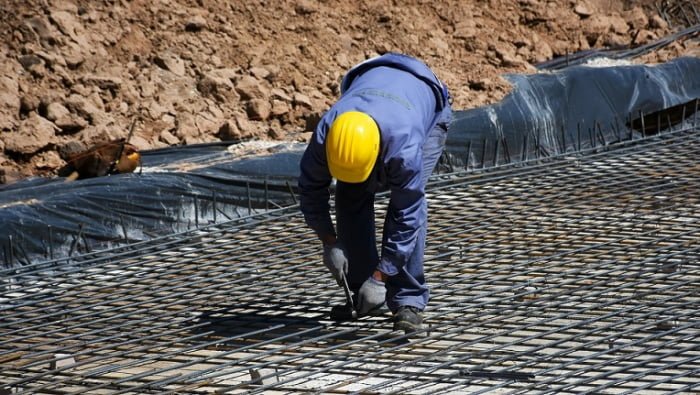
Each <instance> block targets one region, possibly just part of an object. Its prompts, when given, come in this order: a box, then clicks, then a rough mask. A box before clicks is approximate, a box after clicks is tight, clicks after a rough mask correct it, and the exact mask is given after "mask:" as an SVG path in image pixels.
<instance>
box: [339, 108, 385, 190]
mask: <svg viewBox="0 0 700 395" xmlns="http://www.w3.org/2000/svg"><path fill="white" fill-rule="evenodd" d="M379 141H380V138H379V127H377V123H376V122H374V119H372V117H370V116H369V115H367V114H365V113H364V112H359V111H348V112H344V113H342V114H340V115H339V116H338V117H337V118H336V119H335V121H333V123H332V124H331V128H330V129H329V130H328V134H327V136H326V159H327V161H328V170H330V172H331V175H332V176H333V177H335V178H336V179H337V180H339V181H343V182H348V183H359V182H364V181H365V180H366V179H367V177H369V175H370V173H371V172H372V169H373V168H374V163H375V162H376V161H377V156H378V155H379Z"/></svg>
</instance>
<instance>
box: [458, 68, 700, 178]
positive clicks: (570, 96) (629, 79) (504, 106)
mask: <svg viewBox="0 0 700 395" xmlns="http://www.w3.org/2000/svg"><path fill="white" fill-rule="evenodd" d="M506 77H507V78H508V80H509V81H510V82H511V83H512V84H513V85H514V89H513V91H512V92H511V93H510V94H509V95H508V96H506V97H505V98H504V99H503V100H502V101H501V102H499V103H497V104H494V105H492V106H487V107H482V108H477V109H473V110H468V111H462V112H459V113H457V114H456V116H455V119H454V121H453V123H452V125H451V129H450V132H449V134H448V137H447V144H448V147H449V150H448V152H449V154H450V155H449V159H448V163H449V164H450V165H451V166H453V167H454V168H465V167H467V166H468V167H469V168H470V169H474V168H483V167H491V166H494V165H498V164H504V163H513V162H519V161H523V160H528V159H533V158H537V157H544V156H551V155H557V154H562V153H566V152H574V151H580V150H583V149H590V148H595V147H600V146H605V145H608V144H611V143H615V142H619V141H624V140H631V139H637V138H641V137H643V135H644V134H645V133H649V132H651V131H650V130H649V129H650V128H648V127H646V125H645V128H644V129H645V132H644V133H642V131H640V130H639V129H641V128H639V127H638V126H637V125H638V124H640V123H641V119H645V120H647V119H656V118H658V119H659V122H658V125H657V127H658V130H662V129H668V128H669V127H673V126H675V125H674V121H675V123H680V122H682V121H683V119H679V118H680V117H677V116H674V117H673V118H671V117H670V116H669V115H668V114H667V113H666V110H672V109H674V108H678V107H679V106H680V107H681V108H684V109H686V111H684V115H685V117H686V118H687V117H691V116H693V115H694V113H695V112H696V111H697V99H698V98H700V58H690V57H686V58H679V59H676V60H674V61H671V62H668V63H665V64H661V65H658V66H644V65H630V66H615V67H591V66H575V67H571V68H567V69H564V70H562V71H558V72H546V73H538V74H533V75H509V76H506ZM669 118H670V119H671V121H670V122H671V125H669V124H668V122H669ZM629 125H632V126H637V129H635V128H634V127H629ZM658 130H657V131H658Z"/></svg>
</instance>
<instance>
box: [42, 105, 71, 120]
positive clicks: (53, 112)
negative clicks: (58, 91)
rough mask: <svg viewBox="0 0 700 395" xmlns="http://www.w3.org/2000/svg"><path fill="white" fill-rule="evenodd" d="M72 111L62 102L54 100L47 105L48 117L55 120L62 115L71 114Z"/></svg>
mask: <svg viewBox="0 0 700 395" xmlns="http://www.w3.org/2000/svg"><path fill="white" fill-rule="evenodd" d="M69 115H70V111H68V109H67V108H66V107H65V106H64V105H63V104H61V103H58V102H52V103H50V104H49V105H48V106H46V119H48V120H49V121H55V120H57V119H59V118H61V117H65V116H69Z"/></svg>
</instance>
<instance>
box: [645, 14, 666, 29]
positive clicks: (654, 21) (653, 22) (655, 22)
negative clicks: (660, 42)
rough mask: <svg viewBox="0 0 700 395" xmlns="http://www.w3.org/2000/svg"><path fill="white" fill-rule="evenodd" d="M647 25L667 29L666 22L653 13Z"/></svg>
mask: <svg viewBox="0 0 700 395" xmlns="http://www.w3.org/2000/svg"><path fill="white" fill-rule="evenodd" d="M649 27H652V28H654V29H664V30H665V29H668V22H666V20H664V18H662V17H661V16H660V15H653V16H652V17H651V19H649Z"/></svg>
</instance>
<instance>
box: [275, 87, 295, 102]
mask: <svg viewBox="0 0 700 395" xmlns="http://www.w3.org/2000/svg"><path fill="white" fill-rule="evenodd" d="M270 96H271V97H272V98H273V99H280V100H283V101H285V102H287V103H291V102H292V101H293V100H292V97H291V96H289V95H288V94H287V92H285V91H284V90H283V89H281V88H272V90H271V91H270Z"/></svg>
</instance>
